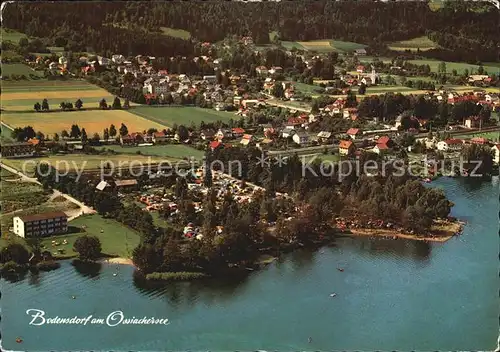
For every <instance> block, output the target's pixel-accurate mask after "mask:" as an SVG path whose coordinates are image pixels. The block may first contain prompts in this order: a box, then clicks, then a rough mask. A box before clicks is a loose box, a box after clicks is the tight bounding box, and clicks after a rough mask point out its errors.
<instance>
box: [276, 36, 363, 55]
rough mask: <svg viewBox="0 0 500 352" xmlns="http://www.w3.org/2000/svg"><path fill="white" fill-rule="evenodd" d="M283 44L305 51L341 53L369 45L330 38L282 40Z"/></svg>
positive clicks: (288, 47)
mask: <svg viewBox="0 0 500 352" xmlns="http://www.w3.org/2000/svg"><path fill="white" fill-rule="evenodd" d="M281 45H283V46H284V47H285V48H287V49H292V48H294V47H295V48H297V49H299V50H305V51H317V52H332V51H336V52H339V53H343V52H351V51H354V50H356V49H363V48H366V47H367V45H364V44H359V43H353V42H345V41H340V40H330V39H322V40H310V41H295V42H291V41H282V42H281Z"/></svg>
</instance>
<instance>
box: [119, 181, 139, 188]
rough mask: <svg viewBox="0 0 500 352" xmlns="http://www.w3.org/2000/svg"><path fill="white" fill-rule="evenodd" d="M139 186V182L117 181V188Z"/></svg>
mask: <svg viewBox="0 0 500 352" xmlns="http://www.w3.org/2000/svg"><path fill="white" fill-rule="evenodd" d="M136 184H137V180H116V181H115V185H116V186H117V187H121V186H133V185H136Z"/></svg>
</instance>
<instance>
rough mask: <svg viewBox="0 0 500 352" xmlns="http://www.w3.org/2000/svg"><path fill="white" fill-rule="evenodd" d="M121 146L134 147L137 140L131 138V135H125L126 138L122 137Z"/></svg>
mask: <svg viewBox="0 0 500 352" xmlns="http://www.w3.org/2000/svg"><path fill="white" fill-rule="evenodd" d="M120 144H121V145H122V146H125V145H134V144H135V140H134V138H133V137H132V136H131V135H129V134H128V135H125V136H120Z"/></svg>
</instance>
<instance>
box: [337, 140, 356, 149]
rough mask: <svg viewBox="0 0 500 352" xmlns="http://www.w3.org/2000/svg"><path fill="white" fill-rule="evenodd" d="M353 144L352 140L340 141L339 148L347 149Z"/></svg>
mask: <svg viewBox="0 0 500 352" xmlns="http://www.w3.org/2000/svg"><path fill="white" fill-rule="evenodd" d="M352 145H353V143H352V141H340V143H339V148H342V149H349V148H350V147H351V146H352Z"/></svg>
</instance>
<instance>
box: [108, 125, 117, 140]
mask: <svg viewBox="0 0 500 352" xmlns="http://www.w3.org/2000/svg"><path fill="white" fill-rule="evenodd" d="M109 135H110V136H111V138H113V137H115V136H116V127H115V125H113V124H111V126H109Z"/></svg>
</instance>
